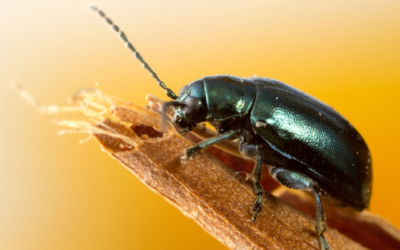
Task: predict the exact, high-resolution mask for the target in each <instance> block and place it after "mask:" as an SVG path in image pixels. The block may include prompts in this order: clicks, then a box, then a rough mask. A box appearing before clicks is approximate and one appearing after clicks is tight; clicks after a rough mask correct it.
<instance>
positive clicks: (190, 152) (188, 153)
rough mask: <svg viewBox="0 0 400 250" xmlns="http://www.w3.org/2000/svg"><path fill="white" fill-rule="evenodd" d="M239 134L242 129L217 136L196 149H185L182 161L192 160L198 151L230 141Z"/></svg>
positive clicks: (203, 142)
mask: <svg viewBox="0 0 400 250" xmlns="http://www.w3.org/2000/svg"><path fill="white" fill-rule="evenodd" d="M238 133H240V129H235V130H232V131H230V132H228V133H225V134H223V135H221V136H217V137H214V138H211V139H208V140H205V141H202V142H200V143H199V144H197V145H196V146H194V147H191V148H187V149H185V150H184V151H183V155H182V156H181V160H188V159H191V158H193V157H194V155H195V154H196V153H197V152H198V151H200V150H202V149H205V148H207V147H209V146H211V145H214V144H216V143H219V142H221V141H225V140H228V139H229V138H231V137H232V136H234V135H236V134H238Z"/></svg>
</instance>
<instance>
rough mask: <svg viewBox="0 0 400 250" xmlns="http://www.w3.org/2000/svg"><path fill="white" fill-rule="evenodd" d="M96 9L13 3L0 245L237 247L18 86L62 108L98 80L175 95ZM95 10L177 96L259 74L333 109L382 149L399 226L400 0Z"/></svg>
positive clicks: (7, 36) (4, 14)
mask: <svg viewBox="0 0 400 250" xmlns="http://www.w3.org/2000/svg"><path fill="white" fill-rule="evenodd" d="M87 4H88V2H86V1H81V0H70V1H62V2H61V1H49V0H43V1H35V0H24V1H21V0H2V1H1V2H0V115H1V122H0V249H3V250H17V249H24V250H25V249H41V250H43V249H60V250H61V249H226V248H225V247H224V246H223V245H222V244H220V243H219V242H218V241H217V240H215V239H213V238H212V237H211V236H209V235H208V234H207V233H205V232H204V230H203V229H201V228H200V227H199V226H197V225H196V224H195V223H194V222H193V221H192V220H190V219H188V218H186V217H185V216H183V215H182V214H181V213H180V212H178V210H177V209H175V208H174V207H173V206H171V205H170V204H169V203H168V202H166V201H164V200H163V199H162V198H161V197H159V196H158V195H156V194H155V193H153V192H152V191H150V190H149V189H147V188H146V187H145V186H144V185H143V184H142V183H141V182H140V181H139V180H137V179H136V178H135V177H134V176H133V175H131V174H130V173H129V172H128V171H127V170H126V169H124V168H123V167H122V166H121V165H120V164H119V163H118V162H116V161H114V160H112V159H111V158H110V157H109V156H108V155H107V154H105V153H103V152H101V150H100V148H99V146H98V145H97V144H96V143H95V142H94V141H93V140H92V141H89V142H88V143H86V144H83V145H78V141H79V140H80V139H83V138H84V137H85V135H67V136H61V137H60V136H57V135H56V133H57V131H58V130H59V129H60V128H59V127H56V126H54V125H52V124H51V123H50V122H49V121H48V120H45V119H43V118H41V117H40V116H39V115H38V114H37V113H36V112H35V111H34V110H33V109H32V108H31V107H30V106H29V105H28V104H27V103H25V102H24V101H23V100H22V99H21V98H20V97H19V96H18V95H17V94H16V93H15V92H14V91H13V90H11V89H10V88H9V82H10V81H11V80H15V81H17V82H19V83H21V84H22V85H23V86H25V88H26V89H27V90H29V91H30V92H31V93H32V94H33V95H34V96H35V97H36V98H37V99H38V100H40V101H41V102H42V103H44V104H58V105H62V104H65V98H66V97H67V96H69V95H71V94H72V93H74V92H75V91H76V90H78V89H79V88H81V87H93V86H94V84H95V82H97V83H98V84H99V86H100V88H101V89H102V90H103V91H104V92H106V93H109V94H112V95H115V96H118V97H120V98H123V99H126V100H129V101H132V102H133V103H136V104H139V105H145V104H146V101H145V96H146V94H148V93H152V94H154V95H157V96H159V97H162V98H163V99H167V98H166V97H165V96H164V94H163V91H162V90H161V89H160V88H158V86H157V85H156V84H155V82H154V80H153V79H151V78H150V76H149V74H148V72H146V71H145V70H144V69H143V68H142V67H141V66H140V64H139V63H138V62H137V61H136V59H134V58H133V57H132V55H131V53H129V52H128V50H127V49H125V48H124V45H123V44H122V42H121V41H120V40H119V39H118V38H117V36H116V34H115V33H113V32H111V31H110V28H109V27H107V26H106V24H104V23H103V21H102V20H100V18H99V17H98V16H97V15H95V14H94V13H92V12H90V11H88V10H87V9H86V6H87ZM95 4H96V5H97V6H99V7H101V8H102V9H103V10H104V12H105V13H106V14H108V15H109V16H110V17H111V19H112V20H113V21H115V22H116V23H117V24H118V25H119V26H120V27H121V28H122V29H123V30H124V31H125V33H126V34H127V35H128V37H129V38H130V39H131V40H132V42H133V44H134V46H135V47H136V48H137V49H138V50H139V51H140V52H141V53H142V55H143V56H144V58H145V59H146V60H147V61H148V62H149V64H150V65H151V66H152V67H153V68H154V70H155V71H156V72H157V73H158V75H159V76H160V78H161V79H162V80H163V81H165V83H166V84H168V85H169V87H170V88H172V89H174V90H175V91H176V92H178V91H179V89H180V87H181V86H183V85H185V84H187V83H189V82H191V81H193V80H195V79H198V78H201V77H203V76H207V75H214V74H232V75H237V76H241V77H249V76H252V75H258V76H265V77H271V78H275V79H279V80H281V81H284V82H286V83H288V84H290V85H292V86H294V87H296V88H299V89H301V90H303V91H305V92H307V93H309V94H311V95H313V96H315V97H317V98H319V99H321V100H322V101H324V102H326V103H328V104H329V105H331V106H333V107H334V108H335V109H336V110H338V111H339V112H340V113H341V114H343V115H344V116H345V117H346V118H348V119H349V121H350V122H351V123H352V124H353V125H354V126H355V127H356V128H357V129H358V131H359V132H360V133H361V134H362V135H363V137H364V138H365V140H366V141H367V143H368V145H369V147H370V149H371V152H372V159H373V173H374V184H373V196H372V203H371V211H372V212H374V213H376V214H379V215H382V216H383V217H385V218H386V219H388V220H390V221H391V222H392V223H393V224H394V225H396V226H398V227H399V226H400V216H399V211H400V201H399V190H400V162H399V155H400V150H399V149H400V146H399V142H400V134H399V128H400V118H399V114H400V111H399V108H400V67H399V62H400V14H399V13H400V1H398V0H382V1H368V0H367V1H365V0H363V1H361V0H357V1H341V0H340V1H308V0H303V1H298V0H291V1H289V0H287V1H286V0H284V1H277V0H274V1H272V0H271V1H266V0H265V1H261V0H260V1H239V0H214V1H211V0H190V1H179V0H153V1H149V0H130V1H127V0H118V1H112V2H111V1H102V0H99V1H96V2H95ZM360 230H362V228H361V229H360Z"/></svg>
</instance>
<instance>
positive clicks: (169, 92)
mask: <svg viewBox="0 0 400 250" xmlns="http://www.w3.org/2000/svg"><path fill="white" fill-rule="evenodd" d="M89 8H90V9H91V10H93V11H95V12H97V14H99V16H100V17H102V18H104V21H106V23H107V24H109V25H110V26H111V28H112V30H114V31H115V32H117V33H118V36H119V37H120V38H121V39H122V40H123V41H124V42H125V46H126V47H127V48H128V49H130V50H131V51H132V52H133V55H134V56H135V57H136V58H137V59H138V60H139V61H140V62H141V63H142V65H143V67H144V68H145V69H147V71H149V72H150V75H151V76H152V77H153V78H154V79H155V80H156V81H157V83H158V85H159V86H160V87H161V88H163V89H164V90H165V94H166V95H167V96H168V97H169V98H171V99H172V100H176V99H177V98H178V97H177V96H176V94H175V93H174V91H172V90H171V89H169V88H167V86H166V85H165V83H164V82H163V81H161V80H160V78H158V76H157V74H156V73H155V72H154V71H153V70H152V69H151V68H150V66H149V65H148V64H147V63H146V61H145V60H144V59H143V57H142V56H141V55H140V53H139V52H138V51H137V50H136V49H135V47H133V45H132V44H131V43H130V42H129V40H128V38H127V37H126V35H125V33H124V32H123V31H122V30H121V29H120V28H119V27H118V26H117V25H115V24H114V23H113V21H111V19H110V18H108V17H107V16H106V15H105V14H104V12H103V11H101V10H99V9H98V8H97V7H95V6H89Z"/></svg>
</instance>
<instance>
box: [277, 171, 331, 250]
mask: <svg viewBox="0 0 400 250" xmlns="http://www.w3.org/2000/svg"><path fill="white" fill-rule="evenodd" d="M270 171H271V175H272V177H273V178H274V179H275V180H277V181H278V182H279V183H281V184H282V185H284V186H286V187H288V188H292V189H297V190H305V191H312V192H313V193H314V195H315V201H316V203H317V215H316V218H315V231H316V232H317V235H318V236H319V242H320V245H321V249H322V250H329V245H328V243H327V242H326V239H325V237H324V234H323V232H325V231H327V230H328V228H327V226H326V222H325V220H326V218H325V214H324V211H323V209H322V204H321V199H320V197H319V194H318V190H319V186H318V184H317V183H316V182H315V181H313V180H312V179H310V178H309V177H307V176H305V175H303V174H300V173H298V172H294V171H290V170H286V169H283V168H276V167H273V168H271V170H270Z"/></svg>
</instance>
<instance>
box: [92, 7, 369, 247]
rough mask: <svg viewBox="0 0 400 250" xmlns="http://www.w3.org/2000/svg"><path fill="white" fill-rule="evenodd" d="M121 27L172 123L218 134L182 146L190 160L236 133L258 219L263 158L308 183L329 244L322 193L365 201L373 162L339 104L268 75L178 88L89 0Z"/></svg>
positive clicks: (282, 178) (281, 174) (292, 182)
mask: <svg viewBox="0 0 400 250" xmlns="http://www.w3.org/2000/svg"><path fill="white" fill-rule="evenodd" d="M90 8H91V9H92V10H94V11H95V12H97V13H98V14H99V15H100V16H101V17H102V18H104V20H105V21H106V23H108V24H109V25H110V26H111V28H112V29H113V30H114V31H116V32H117V33H118V34H119V37H120V38H121V39H122V40H123V41H124V42H125V44H126V47H127V48H128V49H130V50H131V51H132V52H133V53H134V55H135V57H136V58H137V59H138V60H139V61H140V62H141V63H142V64H143V67H144V68H146V69H147V70H148V71H149V72H150V74H151V76H152V77H153V78H154V79H155V80H156V81H157V83H158V84H159V86H160V87H162V88H163V89H164V90H165V93H166V95H167V96H168V97H169V98H171V99H172V101H169V102H166V103H164V104H163V107H162V111H163V113H164V116H165V113H166V110H167V109H168V108H169V107H171V106H172V107H173V108H174V110H175V112H174V115H173V117H172V122H173V124H174V125H175V126H176V127H178V128H179V129H180V130H181V132H182V133H186V132H189V131H191V130H192V128H193V127H195V126H196V124H198V123H201V122H208V123H210V124H211V125H212V126H214V127H215V128H216V130H217V133H218V136H217V137H214V138H211V139H208V140H205V141H202V142H200V143H198V144H197V145H196V146H194V147H191V148H188V149H186V150H185V151H184V152H183V155H182V157H181V159H182V160H188V159H190V158H192V157H194V156H195V154H196V153H197V152H198V151H200V150H202V149H204V148H206V147H209V146H211V145H214V144H216V143H219V142H221V141H224V140H233V139H238V141H239V151H240V153H241V154H242V155H243V156H244V157H246V158H250V159H255V162H256V163H255V167H254V169H253V171H252V173H251V174H247V179H250V180H251V181H252V182H253V188H254V193H255V196H256V198H255V201H254V204H253V207H252V211H253V217H252V219H251V220H252V221H253V222H255V221H256V218H257V214H258V213H260V212H261V208H262V206H261V205H262V199H263V193H264V190H263V188H262V186H261V184H260V179H261V173H262V168H263V164H265V165H267V166H268V168H269V169H268V170H269V172H270V174H271V176H272V177H273V178H274V179H275V180H277V181H278V182H279V183H281V184H282V185H284V186H286V187H289V188H292V189H297V190H303V191H310V192H312V193H313V194H314V196H315V199H316V206H317V212H316V224H315V230H316V233H317V235H318V236H319V240H320V246H321V249H329V245H328V243H327V241H326V240H325V237H324V235H323V232H324V231H326V230H327V226H326V222H325V221H326V218H325V214H324V212H323V208H322V203H321V198H320V197H321V196H324V197H328V198H329V199H332V200H333V201H334V202H335V203H336V204H337V205H343V206H349V207H352V208H354V209H356V210H359V211H361V210H363V209H365V208H368V206H369V202H370V198H371V188H372V162H371V154H370V151H369V149H368V146H367V144H366V143H365V141H364V139H363V138H362V137H361V135H360V134H359V133H358V132H357V130H356V129H355V128H354V127H353V126H352V125H351V124H350V123H349V122H348V121H347V120H346V119H345V118H344V117H343V116H341V115H340V114H339V113H338V112H336V111H335V110H334V109H333V108H331V107H330V106H328V105H326V104H325V103H323V102H321V101H319V100H317V99H316V98H314V97H312V96H310V95H308V94H306V93H303V92H301V91H299V90H297V89H295V88H293V87H291V86H289V85H287V84H285V83H283V82H280V81H277V80H273V79H270V78H262V77H250V78H241V77H235V76H230V75H216V76H207V77H203V78H201V79H198V80H195V81H193V82H191V83H190V84H188V85H185V86H184V87H182V89H181V90H180V91H179V95H178V96H177V95H176V94H175V93H174V92H173V91H172V90H171V89H169V88H167V86H166V85H165V84H164V83H163V82H162V81H161V80H160V79H159V78H158V76H157V74H156V73H155V72H154V71H153V70H152V69H151V67H150V66H149V65H148V64H147V63H146V62H145V60H144V59H143V57H142V56H141V55H140V54H139V52H138V51H137V50H136V49H135V47H134V46H133V45H132V44H131V43H130V41H129V40H128V38H127V36H126V35H125V33H124V32H123V31H122V30H120V28H119V27H118V26H117V25H115V24H114V23H113V22H112V21H111V20H110V19H109V18H108V17H107V16H106V15H105V14H104V12H102V11H101V10H99V9H97V8H96V7H93V6H91V7H90Z"/></svg>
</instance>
